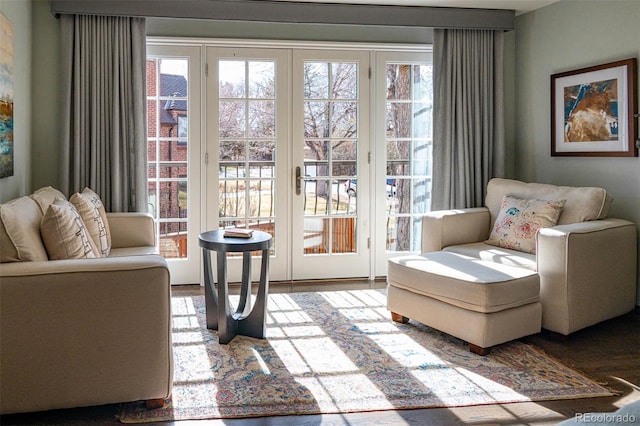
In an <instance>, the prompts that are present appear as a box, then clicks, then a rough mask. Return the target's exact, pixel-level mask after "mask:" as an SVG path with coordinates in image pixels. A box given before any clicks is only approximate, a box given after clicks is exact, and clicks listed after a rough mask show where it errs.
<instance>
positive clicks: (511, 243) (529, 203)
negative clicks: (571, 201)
mask: <svg viewBox="0 0 640 426" xmlns="http://www.w3.org/2000/svg"><path fill="white" fill-rule="evenodd" d="M564 203H565V200H535V199H534V200H524V199H520V198H516V197H512V196H510V195H505V196H504V197H503V198H502V204H501V206H500V212H499V213H498V217H497V218H496V222H495V224H494V225H493V229H492V230H491V235H490V236H489V239H488V240H487V241H486V243H487V244H491V245H494V246H498V247H502V248H507V249H512V250H518V251H523V252H526V253H534V254H535V252H536V232H538V229H540V228H546V227H550V226H555V225H556V224H557V223H558V218H559V217H560V213H562V208H563V207H564Z"/></svg>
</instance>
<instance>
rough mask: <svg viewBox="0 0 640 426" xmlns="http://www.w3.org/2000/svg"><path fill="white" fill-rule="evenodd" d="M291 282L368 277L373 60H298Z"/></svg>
mask: <svg viewBox="0 0 640 426" xmlns="http://www.w3.org/2000/svg"><path fill="white" fill-rule="evenodd" d="M292 69H293V78H292V81H293V105H294V106H295V107H294V109H293V116H292V118H293V138H292V141H291V143H292V152H293V167H294V170H295V172H294V174H293V175H294V197H293V210H292V223H291V224H292V229H293V230H294V233H293V235H292V237H293V238H292V244H291V254H292V267H293V279H311V278H338V277H340V278H347V277H368V276H369V260H370V259H369V250H368V247H367V243H368V241H369V240H368V234H369V226H368V224H369V217H368V214H369V199H370V197H369V195H370V194H369V179H368V175H369V166H368V164H367V158H368V155H369V154H368V153H369V132H368V116H369V110H368V107H369V99H368V98H369V91H368V85H369V78H368V73H369V54H368V53H367V52H362V51H360V52H356V51H319V50H298V51H295V52H294V54H293V67H292Z"/></svg>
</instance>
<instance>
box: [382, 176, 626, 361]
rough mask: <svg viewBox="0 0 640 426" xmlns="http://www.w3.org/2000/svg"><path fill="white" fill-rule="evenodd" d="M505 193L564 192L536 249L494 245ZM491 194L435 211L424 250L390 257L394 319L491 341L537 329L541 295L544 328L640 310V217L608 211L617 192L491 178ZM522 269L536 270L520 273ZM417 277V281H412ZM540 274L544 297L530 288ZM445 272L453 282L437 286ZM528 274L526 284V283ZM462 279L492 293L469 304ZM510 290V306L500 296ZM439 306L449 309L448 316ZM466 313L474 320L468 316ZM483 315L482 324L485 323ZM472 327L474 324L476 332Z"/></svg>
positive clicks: (544, 196)
mask: <svg viewBox="0 0 640 426" xmlns="http://www.w3.org/2000/svg"><path fill="white" fill-rule="evenodd" d="M505 195H510V196H513V197H517V198H519V199H538V200H564V206H563V207H562V210H561V213H560V215H559V217H558V218H557V224H556V225H555V226H549V227H543V228H541V229H539V231H538V232H537V233H536V234H535V250H534V251H535V253H527V252H523V251H520V250H514V249H510V248H504V247H500V246H496V245H490V244H487V240H488V239H489V237H490V233H491V231H492V229H493V228H494V224H495V222H496V219H497V218H498V215H499V214H500V213H501V205H502V203H503V197H504V196H505ZM485 202H486V206H485V207H480V208H471V209H459V210H446V211H435V212H431V213H429V214H427V215H426V216H425V217H424V218H423V223H422V252H423V253H424V254H423V255H422V256H421V257H420V258H415V256H414V258H413V259H411V258H410V256H409V257H407V256H405V257H402V256H401V257H398V258H395V259H391V260H390V261H389V271H388V277H387V281H388V308H389V310H390V311H391V312H392V313H393V314H394V317H395V319H396V320H400V321H402V320H406V319H407V318H413V319H415V320H417V321H420V322H422V323H424V324H426V325H430V326H433V327H434V328H437V329H440V330H442V331H445V332H447V333H449V334H452V335H454V336H457V337H459V338H462V339H464V340H467V341H469V343H470V344H472V345H477V346H479V347H481V348H486V347H490V346H492V345H495V344H498V343H502V342H504V341H507V340H511V339H514V338H518V337H522V336H525V335H528V334H532V333H535V330H536V327H535V326H534V327H532V326H531V322H532V321H534V322H535V321H536V319H535V314H532V313H531V312H530V311H531V310H533V309H534V306H535V304H536V303H538V302H539V303H540V305H541V308H542V315H541V326H542V328H545V329H547V330H550V331H553V332H556V333H560V334H563V335H568V334H570V333H573V332H575V331H577V330H580V329H582V328H584V327H587V326H590V325H592V324H596V323H598V322H601V321H604V320H607V319H609V318H613V317H615V316H618V315H622V314H625V313H627V312H629V311H631V310H632V309H633V308H634V306H635V301H636V281H637V270H636V269H637V266H636V262H637V254H636V251H637V245H636V238H637V229H636V225H635V224H633V223H631V222H629V221H626V220H621V219H612V218H607V214H608V211H609V208H610V206H611V202H612V199H611V197H610V196H609V194H607V192H606V191H605V190H604V189H602V188H576V187H566V186H555V185H547V184H537V183H524V182H519V181H515V180H508V179H492V180H491V181H490V182H489V184H488V186H487V196H486V200H485ZM435 253H447V254H446V255H444V258H438V263H437V266H436V267H434V266H433V265H436V263H435V258H434V254H435ZM438 256H443V255H441V254H438ZM454 256H455V257H454ZM497 265H500V266H497ZM445 266H446V267H449V271H448V272H447V270H446V268H445ZM478 267H482V273H485V272H486V271H488V270H490V269H491V270H492V271H491V273H490V274H489V275H486V274H485V275H484V276H485V278H486V279H484V280H483V279H478V278H477V275H478V273H477V269H478ZM473 268H475V269H474V270H476V272H475V274H476V275H475V276H470V277H467V278H465V279H458V280H451V277H452V276H454V275H455V273H452V272H451V270H452V269H458V270H460V271H459V272H465V271H467V272H469V273H471V270H472V269H473ZM518 270H520V271H529V272H530V273H531V274H533V275H526V276H520V275H521V274H518V272H517V271H518ZM467 275H469V274H467ZM471 275H473V274H471ZM487 277H488V278H487ZM495 277H498V278H495ZM410 278H411V279H414V280H415V282H414V284H412V285H411V286H407V285H406V282H407V280H408V279H410ZM535 278H537V279H538V280H539V299H538V300H534V298H533V297H532V293H531V292H532V291H533V290H532V289H533V288H535V283H532V281H531V280H533V279H535ZM443 280H446V284H447V286H448V287H443V286H440V287H437V284H442V283H441V281H443ZM525 280H528V281H527V282H528V284H527V285H528V286H529V287H528V292H525V291H524V289H525V287H524V286H523V284H522V283H523V282H524V281H525ZM466 281H469V282H471V284H476V285H469V282H466ZM495 281H500V282H503V283H504V284H503V290H501V291H500V292H496V293H499V294H497V295H492V294H491V293H489V292H488V291H490V290H492V289H493V290H495V289H496V288H497V287H496V286H495V285H492V284H495ZM417 283H418V284H417ZM434 283H436V284H434ZM463 284H464V285H467V287H465V289H467V290H468V291H474V292H484V293H482V294H481V296H482V297H484V299H480V297H476V299H474V303H475V305H469V303H470V296H469V295H468V294H465V293H461V292H460V289H461V288H462V287H463ZM436 287H437V288H436ZM479 288H482V289H481V290H479ZM487 289H489V290H487ZM507 294H510V296H509V297H511V299H509V300H510V303H511V304H510V305H509V304H506V303H505V304H503V305H500V303H503V302H500V303H498V302H495V300H498V296H500V297H502V298H504V297H506V295H507ZM476 296H477V295H476ZM474 297H475V296H474ZM492 298H494V299H492ZM478 300H481V301H480V302H478ZM500 300H502V299H500ZM427 305H429V306H431V308H430V309H427V308H426V307H427ZM408 306H411V308H408ZM434 306H437V307H438V309H434ZM525 307H526V308H527V309H525ZM525 311H526V313H525ZM437 312H441V313H442V312H445V313H446V314H447V315H448V318H446V319H443V318H441V317H440V315H439V314H438V313H437ZM498 314H500V315H498ZM470 315H471V316H470ZM509 315H510V316H509ZM463 317H464V318H467V319H468V320H467V321H461V318H463ZM501 318H502V319H501ZM504 318H506V320H505V319H504ZM479 321H482V322H483V323H484V325H481V326H478V322H479ZM471 328H473V329H474V330H473V331H469V330H470V329H471Z"/></svg>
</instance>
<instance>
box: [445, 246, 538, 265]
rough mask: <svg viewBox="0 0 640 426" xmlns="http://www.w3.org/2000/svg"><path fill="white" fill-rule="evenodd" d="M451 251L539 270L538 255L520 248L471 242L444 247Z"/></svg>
mask: <svg viewBox="0 0 640 426" xmlns="http://www.w3.org/2000/svg"><path fill="white" fill-rule="evenodd" d="M442 250H443V251H447V252H450V253H457V254H461V255H463V256H469V257H475V258H476V259H480V260H487V261H491V262H496V263H500V264H502V265H507V266H516V267H519V268H527V269H529V270H530V271H537V263H536V255H535V254H530V253H525V252H522V251H518V250H510V249H506V248H502V247H496V246H491V245H489V244H485V243H470V244H458V245H453V246H447V247H445V248H443V249H442Z"/></svg>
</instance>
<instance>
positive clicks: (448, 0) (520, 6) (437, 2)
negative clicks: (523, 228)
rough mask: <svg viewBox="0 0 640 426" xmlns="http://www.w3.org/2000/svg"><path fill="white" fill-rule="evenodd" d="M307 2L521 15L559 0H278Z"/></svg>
mask: <svg viewBox="0 0 640 426" xmlns="http://www.w3.org/2000/svg"><path fill="white" fill-rule="evenodd" d="M279 1H293V2H308V3H346V4H379V5H395V6H430V7H462V8H475V9H508V10H515V11H516V15H521V14H523V13H526V12H530V11H532V10H535V9H539V8H541V7H544V6H547V5H549V4H551V3H556V2H558V1H560V0H279Z"/></svg>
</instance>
